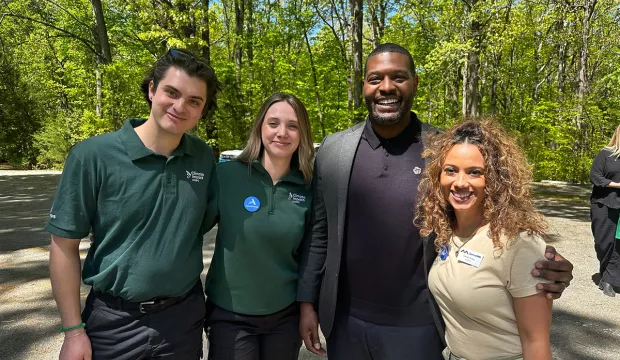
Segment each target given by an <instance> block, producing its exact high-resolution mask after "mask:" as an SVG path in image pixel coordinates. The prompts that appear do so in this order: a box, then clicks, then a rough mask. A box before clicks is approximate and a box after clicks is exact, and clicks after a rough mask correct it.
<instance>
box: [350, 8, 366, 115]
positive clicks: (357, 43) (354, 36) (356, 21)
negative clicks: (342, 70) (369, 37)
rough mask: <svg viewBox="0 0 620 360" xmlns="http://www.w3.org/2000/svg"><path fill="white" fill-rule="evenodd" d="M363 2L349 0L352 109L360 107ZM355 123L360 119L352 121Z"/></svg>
mask: <svg viewBox="0 0 620 360" xmlns="http://www.w3.org/2000/svg"><path fill="white" fill-rule="evenodd" d="M363 5H364V3H363V0H351V45H352V54H353V56H352V57H353V108H354V110H357V109H359V108H360V107H361V106H362V85H363V81H362V57H363V55H362V29H363V26H364V23H363V12H362V11H363ZM354 120H355V122H358V121H361V119H357V118H355V119H354Z"/></svg>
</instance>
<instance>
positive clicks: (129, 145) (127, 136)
mask: <svg viewBox="0 0 620 360" xmlns="http://www.w3.org/2000/svg"><path fill="white" fill-rule="evenodd" d="M145 122H146V119H127V120H126V121H125V124H124V125H123V127H122V128H121V130H120V136H121V142H122V144H123V146H124V147H125V150H126V151H127V155H129V158H130V159H131V160H132V161H133V160H137V159H140V158H143V157H146V156H149V155H152V154H155V153H154V152H153V151H152V150H151V149H149V148H147V147H146V146H144V143H142V140H140V137H139V136H138V134H136V130H135V128H137V127H138V126H140V125H142V124H144V123H145ZM183 154H187V155H196V154H197V151H196V149H195V148H194V147H193V146H192V144H191V141H189V135H187V134H183V137H181V142H180V143H179V146H177V148H176V149H174V151H173V152H172V154H171V156H182V155H183Z"/></svg>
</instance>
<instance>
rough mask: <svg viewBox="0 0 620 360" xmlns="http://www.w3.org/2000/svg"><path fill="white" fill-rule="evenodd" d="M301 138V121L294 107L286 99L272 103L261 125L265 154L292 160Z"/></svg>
mask: <svg viewBox="0 0 620 360" xmlns="http://www.w3.org/2000/svg"><path fill="white" fill-rule="evenodd" d="M299 138H300V135H299V123H298V120H297V115H296V114H295V110H294V109H293V107H292V106H291V105H289V104H288V103H287V102H286V101H279V102H277V103H274V104H273V105H271V107H269V110H267V112H266V113H265V118H264V119H263V124H262V125H261V140H262V142H263V147H264V149H265V154H266V155H267V156H268V157H269V158H271V159H277V158H280V159H282V158H287V159H288V160H289V161H290V159H291V157H292V156H293V154H294V153H295V151H296V150H297V147H298V146H299Z"/></svg>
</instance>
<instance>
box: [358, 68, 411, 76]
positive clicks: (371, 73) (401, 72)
mask: <svg viewBox="0 0 620 360" xmlns="http://www.w3.org/2000/svg"><path fill="white" fill-rule="evenodd" d="M389 72H392V73H395V74H398V75H402V74H405V75H407V76H410V72H409V70H407V69H397V70H393V71H389ZM384 73H385V72H382V71H370V72H368V73H366V77H368V76H371V75H377V76H378V75H383V74H384Z"/></svg>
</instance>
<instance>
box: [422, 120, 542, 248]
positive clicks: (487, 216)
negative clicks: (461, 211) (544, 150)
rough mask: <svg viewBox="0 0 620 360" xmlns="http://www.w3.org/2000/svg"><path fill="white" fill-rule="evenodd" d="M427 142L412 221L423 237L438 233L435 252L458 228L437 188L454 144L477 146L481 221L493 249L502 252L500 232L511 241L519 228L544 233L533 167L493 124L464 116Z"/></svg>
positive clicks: (530, 233) (445, 243)
mask: <svg viewBox="0 0 620 360" xmlns="http://www.w3.org/2000/svg"><path fill="white" fill-rule="evenodd" d="M427 140H428V141H427V142H426V143H425V150H424V152H423V154H422V156H423V157H425V158H427V163H426V164H427V165H426V169H425V171H424V175H423V177H422V180H421V181H420V184H419V186H418V205H417V209H416V216H415V219H414V224H415V225H416V226H417V227H418V228H420V234H421V235H422V236H430V235H431V234H435V235H436V237H435V247H436V250H437V251H439V249H440V248H441V247H443V246H447V245H448V243H449V242H450V238H451V237H452V234H453V229H454V228H455V226H456V217H455V215H454V211H453V209H452V206H451V205H450V204H449V203H448V201H447V199H446V198H444V196H443V193H442V191H441V186H440V176H441V172H442V168H443V163H444V161H445V158H446V155H447V153H448V152H449V151H450V149H452V147H453V146H454V145H457V144H472V145H475V146H477V147H478V149H479V150H480V153H481V154H482V157H483V158H484V169H485V170H484V171H485V173H484V177H485V181H486V188H485V190H484V192H485V197H484V201H483V206H484V212H483V216H484V221H483V224H487V223H488V224H489V229H490V232H491V239H492V240H493V245H494V247H495V248H496V249H498V250H501V249H502V248H503V246H502V243H501V242H500V238H501V236H505V237H506V239H514V238H515V237H516V236H517V235H518V234H519V233H520V232H522V231H527V232H528V234H529V235H532V234H536V235H539V236H544V235H545V231H546V229H547V224H546V222H545V220H544V218H543V216H542V215H541V214H540V213H539V212H538V211H537V210H536V209H535V208H534V204H533V203H532V195H531V192H530V185H529V183H530V181H531V180H532V172H531V169H530V167H529V165H528V163H527V160H526V158H525V155H524V154H523V151H522V150H521V148H520V147H519V146H518V145H517V143H516V142H515V140H514V139H513V137H512V136H510V135H509V134H508V133H507V132H506V131H504V129H502V127H501V126H500V125H499V124H498V123H497V122H495V121H494V120H492V119H482V120H466V121H464V122H462V123H459V124H457V125H455V126H453V127H452V128H451V129H450V130H448V131H446V132H445V133H441V134H437V135H434V136H431V137H429V138H427Z"/></svg>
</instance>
